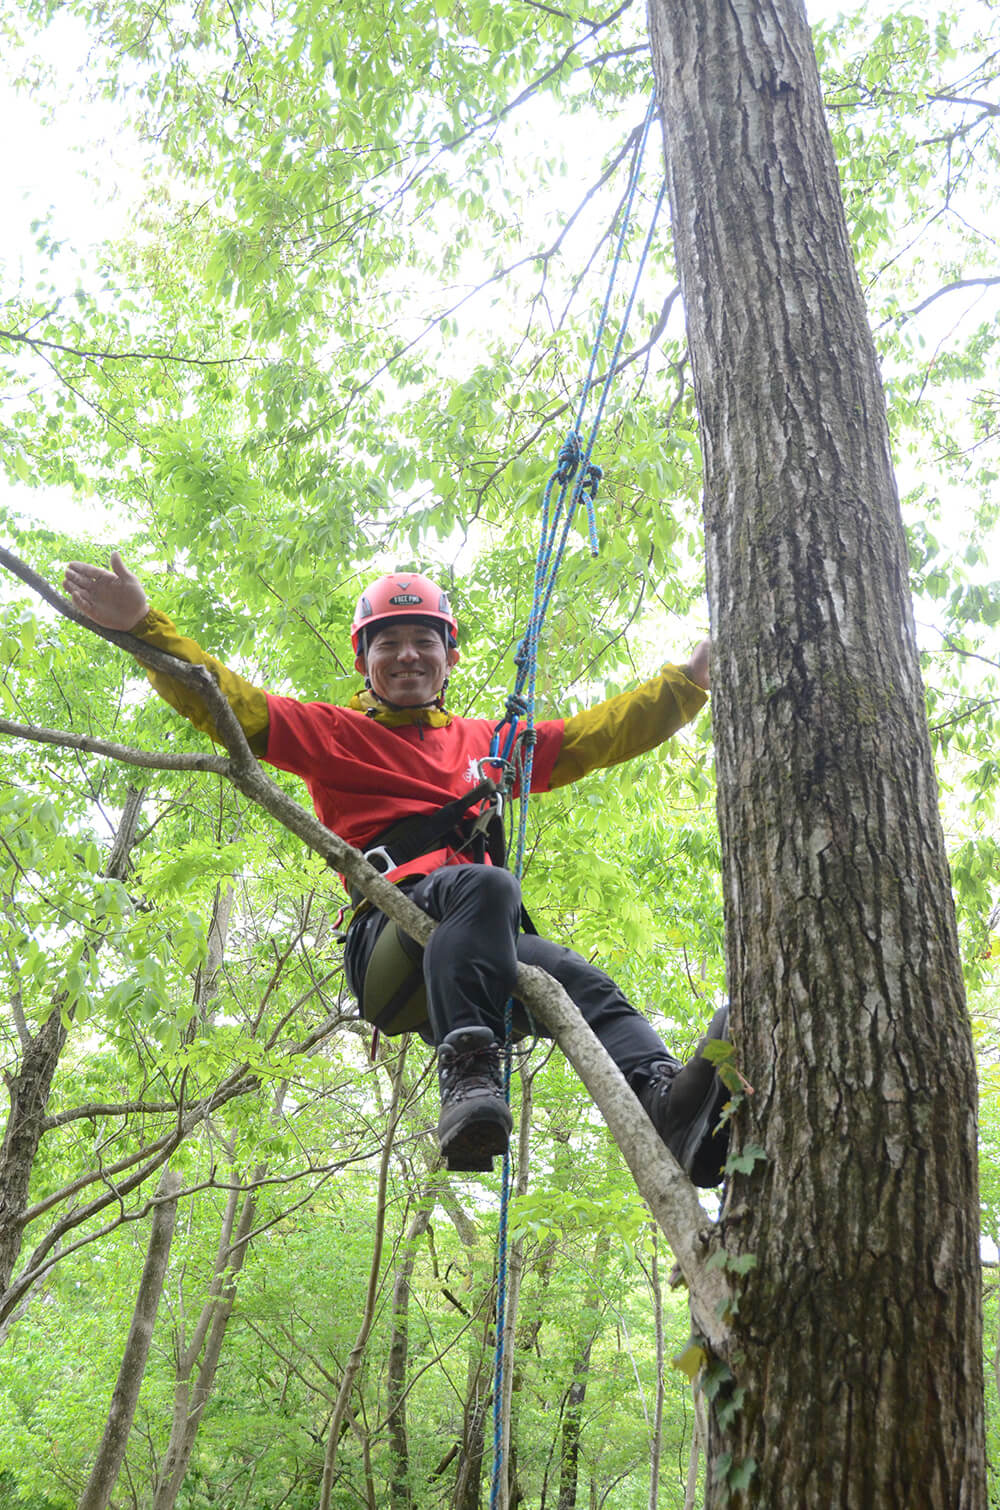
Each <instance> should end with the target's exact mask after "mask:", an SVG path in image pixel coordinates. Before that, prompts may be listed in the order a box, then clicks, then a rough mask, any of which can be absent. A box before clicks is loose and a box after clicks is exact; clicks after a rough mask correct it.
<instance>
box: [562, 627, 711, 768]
mask: <svg viewBox="0 0 1000 1510" xmlns="http://www.w3.org/2000/svg"><path fill="white" fill-rule="evenodd" d="M709 658H710V647H709V642H708V640H702V642H701V644H700V645H698V646H697V648H696V649H695V650H694V652H693V653H692V655H691V659H690V660H689V661H688V662H687V663H686V664H685V665H683V666H673V665H668V666H664V668H663V670H662V671H661V672H660V674H659V676H654V677H653V678H652V680H651V681H648V682H643V684H642V686H640V687H635V688H633V690H632V691H631V692H622V693H621V694H620V695H619V696H618V697H612V698H609V699H608V701H607V702H604V703H598V704H597V706H596V707H594V708H587V709H586V710H585V711H584V712H583V713H575V714H573V716H572V717H570V718H567V720H566V726H565V729H564V731H563V742H562V746H561V748H560V750H559V755H558V757H557V759H556V763H555V766H554V767H553V770H552V779H551V782H550V785H551V786H553V787H558V786H568V785H569V783H570V782H571V781H579V780H580V777H581V776H586V775H587V774H588V772H590V771H596V770H600V769H602V768H603V767H605V766H612V765H618V764H619V763H620V762H621V761H623V760H631V759H632V758H633V756H635V755H644V754H646V752H647V751H649V750H654V749H655V748H656V746H657V745H660V744H662V743H663V741H664V740H665V739H669V738H670V736H671V735H672V734H676V733H677V730H678V729H682V728H683V727H684V725H685V724H687V723H690V722H691V720H692V719H693V718H694V717H695V715H696V714H697V713H699V712H700V710H701V709H702V708H703V707H704V705H705V700H706V696H705V695H706V693H707V692H708V687H709Z"/></svg>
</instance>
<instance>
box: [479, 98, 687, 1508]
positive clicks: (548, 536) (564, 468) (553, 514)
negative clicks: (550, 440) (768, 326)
mask: <svg viewBox="0 0 1000 1510" xmlns="http://www.w3.org/2000/svg"><path fill="white" fill-rule="evenodd" d="M655 117H656V97H655V95H654V96H653V97H652V98H651V99H650V102H649V108H648V110H647V112H646V119H645V121H644V123H643V127H642V133H641V136H640V139H639V145H638V148H637V150H636V154H635V159H634V162H633V165H632V173H631V177H630V180H629V185H628V191H627V194H626V198H625V206H624V209H623V211H622V223H621V228H620V230H619V234H618V244H617V246H616V248H615V254H614V258H613V261H612V264H611V272H610V275H609V278H608V288H607V292H606V294H605V296H604V304H603V306H602V309H601V315H600V319H599V321H598V325H597V332H596V334H595V336H594V342H593V345H592V347H591V352H590V363H589V366H588V368H587V376H586V378H585V380H584V384H583V389H582V392H581V395H580V402H579V405H578V407H577V413H576V420H575V422H574V425H573V428H572V429H571V430H570V431H569V433H568V434H567V436H566V439H565V440H564V441H563V443H562V446H561V447H560V449H559V455H558V457H557V459H556V466H555V470H554V471H553V473H552V475H551V477H550V478H549V480H548V482H547V483H546V484H545V489H544V492H543V494H542V505H541V512H542V520H541V529H540V532H539V544H538V554H537V557H536V559H535V579H534V587H533V591H532V602H531V612H530V614H529V616H528V626H527V629H526V630H525V633H524V638H523V639H522V640H521V643H520V645H519V646H518V648H517V652H516V654H515V656H514V660H515V664H516V666H517V676H516V681H515V686H514V691H513V693H512V694H511V695H510V697H508V699H507V706H506V710H505V713H504V717H503V718H502V720H501V721H500V723H498V724H497V726H496V728H495V729H494V731H493V738H492V740H491V741H490V755H489V761H491V762H493V764H494V766H495V768H497V769H499V771H500V772H501V773H502V774H503V776H504V777H510V776H512V775H513V774H514V770H513V766H514V763H515V762H516V767H517V771H516V775H517V785H518V789H519V792H520V801H519V805H518V826H517V848H516V851H515V860H514V867H513V868H514V872H515V874H516V875H517V877H518V879H520V877H521V874H522V872H523V869H524V853H525V848H526V840H527V822H528V794H529V792H530V790H531V772H532V765H533V761H534V745H535V680H536V674H537V668H538V643H539V639H540V637H541V632H542V627H543V625H544V623H545V617H546V614H547V613H548V608H549V603H550V601H551V598H552V590H553V587H554V586H555V580H556V576H557V574H558V571H559V567H560V565H561V563H562V559H563V556H564V554H565V551H566V545H567V542H568V540H569V532H570V528H571V526H572V523H573V519H574V517H575V515H576V511H577V508H578V506H579V504H580V502H581V500H586V506H587V524H588V536H589V541H590V550H591V554H592V555H594V556H596V555H597V554H598V541H597V523H596V517H595V503H596V499H597V489H598V485H599V483H600V480H601V476H602V472H601V468H600V467H598V466H595V465H593V463H592V462H591V459H590V458H591V455H592V453H593V450H594V445H595V442H596V440H597V432H598V430H599V428H600V424H601V420H602V419H603V416H604V408H605V405H606V403H607V399H608V394H609V392H610V390H611V384H612V381H613V379H614V376H615V372H616V369H617V366H618V358H619V356H620V354H621V349H622V345H623V343H624V340H625V333H626V330H627V328H628V322H629V319H630V317H631V314H632V306H633V305H634V303H635V299H636V294H637V292H638V289H639V281H640V279H641V277H642V272H643V269H644V267H645V264H646V257H647V254H648V252H649V248H650V246H651V245H652V241H653V232H654V230H655V228H656V222H657V219H658V217H659V213H660V208H661V206H662V204H663V197H664V194H665V192H666V181H665V180H664V182H663V183H662V184H661V186H660V192H659V195H658V196H657V200H656V205H655V207H654V210H653V216H652V219H651V221H650V225H649V229H648V231H647V233H646V240H645V242H644V244H643V248H642V253H641V255H640V258H639V265H638V268H637V269H636V275H635V279H634V280H633V283H632V291H631V293H630V294H629V297H628V302H627V304H626V306H625V313H624V315H623V317H622V320H621V323H620V325H619V329H618V336H617V339H616V341H615V346H614V350H613V352H612V355H611V360H610V361H609V363H608V367H607V371H606V373H605V376H604V383H603V385H602V388H601V393H600V397H599V399H598V404H597V410H596V412H595V415H594V419H593V422H592V423H591V427H590V434H589V435H588V437H587V442H586V445H584V444H583V443H582V442H581V439H580V434H581V429H582V426H583V416H584V411H585V409H586V406H587V402H588V400H589V398H590V393H591V389H592V387H593V386H594V371H595V368H596V366H597V358H598V355H599V352H600V348H601V344H602V342H603V339H604V330H605V327H606V325H607V322H608V312H609V310H610V308H611V296H612V293H613V291H614V286H615V282H616V280H617V276H618V266H619V263H620V262H621V259H622V254H623V252H624V249H625V242H626V238H627V236H628V231H629V227H630V224H631V219H632V207H633V203H634V200H635V195H636V189H637V187H638V184H639V177H640V173H641V170H642V160H643V155H644V153H645V150H646V141H647V138H648V136H649V131H650V127H651V125H652V123H653V120H654V119H655ZM574 479H576V481H575V485H574V486H573V489H572V492H571V493H570V484H571V483H573V482H574ZM557 488H558V493H557V496H556V502H555V505H554V506H553V503H552V495H553V493H554V492H556V489H557ZM567 494H569V502H568V504H567V502H566V498H567ZM560 524H561V532H560ZM557 537H558V538H557ZM522 721H523V731H522V733H521V739H520V744H518V726H519V724H521V723H522ZM505 730H506V733H505V732H504V731H505ZM488 763H489V762H484V764H488ZM511 784H512V785H513V782H512V783H511ZM513 1011H514V1003H513V1000H512V999H508V1001H507V1004H506V1007H505V1008H504V1054H503V1089H504V1097H505V1099H506V1101H507V1103H508V1105H509V1104H510V1081H511V1066H512V1060H513V1045H512V1039H513ZM509 1205H510V1152H509V1150H508V1152H507V1153H505V1154H504V1157H503V1175H502V1180H501V1188H500V1225H499V1231H498V1234H497V1310H496V1350H495V1359H494V1370H493V1473H492V1478H491V1481H490V1510H497V1506H498V1504H499V1498H500V1480H501V1474H502V1469H503V1424H504V1423H503V1395H504V1369H503V1362H504V1340H505V1336H506V1324H507V1218H508V1209H509Z"/></svg>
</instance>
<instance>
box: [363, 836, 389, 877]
mask: <svg viewBox="0 0 1000 1510" xmlns="http://www.w3.org/2000/svg"><path fill="white" fill-rule="evenodd" d="M361 858H362V859H363V860H367V861H368V864H369V865H371V866H372V867H373V868H374V869H375V870H377V871H378V873H379V875H380V876H384V875H385V874H386V872H387V871H390V870H395V869H396V861H395V860H394V859H393V858H392V855H390V853H389V851H388V850H387V849H386V847H385V845H384V844H376V846H375V848H374V849H366V850H364V851H363V853H362V856H361Z"/></svg>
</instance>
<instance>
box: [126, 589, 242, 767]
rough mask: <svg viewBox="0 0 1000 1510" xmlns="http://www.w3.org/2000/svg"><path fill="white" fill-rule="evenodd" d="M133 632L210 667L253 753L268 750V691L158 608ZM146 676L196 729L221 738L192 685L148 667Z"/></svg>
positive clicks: (156, 646) (159, 647)
mask: <svg viewBox="0 0 1000 1510" xmlns="http://www.w3.org/2000/svg"><path fill="white" fill-rule="evenodd" d="M132 633H133V634H134V635H135V636H136V637H137V638H138V639H140V640H145V642H146V644H147V645H152V646H153V648H154V649H156V650H165V651H166V652H167V653H168V655H176V656H177V658H178V660H181V661H188V662H189V663H190V664H191V665H192V666H207V667H208V669H209V671H211V673H212V675H213V676H214V677H215V680H216V681H217V682H218V684H219V689H220V691H221V692H222V695H223V697H224V698H225V699H226V702H227V703H228V704H229V706H230V707H231V708H232V710H233V712H234V713H235V714H236V717H237V718H238V719H239V722H240V727H241V728H242V730H243V732H244V734H245V735H246V737H247V741H248V742H249V745H250V748H251V749H252V750H253V752H254V754H255V755H264V754H265V753H266V751H267V733H268V722H269V720H268V712H267V694H266V693H265V692H264V691H262V689H261V688H260V687H255V686H254V685H253V684H252V683H251V682H248V681H246V680H245V679H244V678H243V677H242V676H237V674H236V672H235V671H230V670H229V669H228V667H226V666H224V665H223V664H222V662H221V661H217V660H216V658H215V656H214V655H208V654H207V652H206V651H204V650H202V648H201V646H200V645H197V644H195V642H194V640H189V639H187V638H186V637H185V636H184V635H182V634H180V633H179V632H178V630H177V629H176V627H175V626H174V625H173V623H171V621H170V619H168V618H167V616H166V614H165V613H160V612H159V611H158V610H157V609H155V608H151V609H150V610H149V612H148V613H147V615H146V617H145V618H144V619H143V620H142V622H141V623H140V624H137V625H136V627H135V628H134V629H133V631H132ZM146 675H147V676H148V677H149V680H150V681H151V682H152V684H153V686H154V687H155V688H156V690H157V692H158V693H159V694H160V696H161V697H162V698H163V699H164V700H165V701H166V702H168V703H169V704H170V706H171V707H172V708H176V709H177V712H178V713H181V714H183V716H184V717H185V718H186V719H189V720H190V722H191V723H193V724H194V726H195V728H196V729H201V730H202V731H203V733H205V734H210V735H211V736H212V738H213V739H217V738H218V735H217V734H216V732H215V724H214V723H213V722H212V719H211V717H210V715H209V712H208V709H207V708H206V707H205V704H204V703H203V702H202V700H201V698H200V697H199V696H198V694H197V693H196V692H192V691H191V689H190V687H184V686H182V685H181V683H180V682H177V681H174V679H173V677H172V676H166V675H164V674H163V673H162V672H160V671H150V670H149V669H148V668H147V671H146Z"/></svg>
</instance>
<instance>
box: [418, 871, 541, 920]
mask: <svg viewBox="0 0 1000 1510" xmlns="http://www.w3.org/2000/svg"><path fill="white" fill-rule="evenodd" d="M424 887H426V888H427V909H428V911H429V912H430V913H431V914H432V916H433V915H437V916H438V917H439V918H442V919H443V918H444V917H445V916H447V915H449V914H452V913H455V912H456V911H459V910H461V911H466V912H469V913H475V914H477V915H479V914H481V915H483V916H485V917H489V918H494V919H499V918H502V917H505V916H506V917H510V918H513V919H516V918H517V917H518V916H519V914H520V909H521V883H520V881H519V880H518V879H517V877H516V876H515V875H514V874H513V873H512V872H511V871H509V870H503V869H502V868H501V867H500V866H497V865H449V866H443V867H442V868H441V869H440V870H437V871H435V872H434V873H433V875H431V876H429V877H428V878H427V881H426V882H422V883H421V886H420V888H418V891H417V893H415V899H416V900H418V901H420V900H421V898H420V896H419V891H420V890H422V889H423V888H424Z"/></svg>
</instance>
